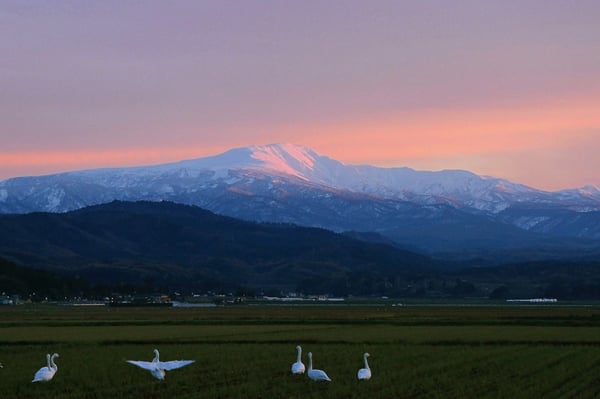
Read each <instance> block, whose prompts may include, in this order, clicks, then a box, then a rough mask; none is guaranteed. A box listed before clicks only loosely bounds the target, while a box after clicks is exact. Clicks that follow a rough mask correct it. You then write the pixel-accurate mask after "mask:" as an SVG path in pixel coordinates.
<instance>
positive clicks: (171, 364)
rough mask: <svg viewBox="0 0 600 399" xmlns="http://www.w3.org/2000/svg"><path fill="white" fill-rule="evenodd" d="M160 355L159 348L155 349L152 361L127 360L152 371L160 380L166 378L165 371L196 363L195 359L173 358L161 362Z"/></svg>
mask: <svg viewBox="0 0 600 399" xmlns="http://www.w3.org/2000/svg"><path fill="white" fill-rule="evenodd" d="M159 356H160V354H159V353H158V349H154V359H152V361H151V362H144V361H138V360H126V362H127V363H131V364H133V365H134V366H138V367H141V368H143V369H144V370H148V371H150V374H152V376H153V377H154V378H157V379H159V380H164V379H165V374H166V373H165V371H169V370H175V369H178V368H180V367H183V366H187V365H188V364H191V363H194V360H171V361H168V362H161V361H160V358H159Z"/></svg>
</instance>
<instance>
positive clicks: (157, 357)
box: [152, 350, 160, 363]
mask: <svg viewBox="0 0 600 399" xmlns="http://www.w3.org/2000/svg"><path fill="white" fill-rule="evenodd" d="M159 356H160V355H159V353H158V351H156V350H155V351H154V359H152V363H158V362H159V361H160V360H159Z"/></svg>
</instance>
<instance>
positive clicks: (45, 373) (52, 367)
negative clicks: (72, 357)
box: [31, 353, 60, 382]
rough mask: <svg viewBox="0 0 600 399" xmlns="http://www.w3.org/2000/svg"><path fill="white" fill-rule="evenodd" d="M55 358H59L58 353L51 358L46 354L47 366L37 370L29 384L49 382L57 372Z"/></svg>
mask: <svg viewBox="0 0 600 399" xmlns="http://www.w3.org/2000/svg"><path fill="white" fill-rule="evenodd" d="M56 357H60V356H58V353H54V354H52V356H50V354H49V353H48V354H47V355H46V364H47V366H45V367H42V368H41V369H39V370H38V371H37V372H36V373H35V375H34V376H33V380H31V382H38V381H50V380H51V379H52V377H54V374H56V371H57V370H58V366H57V365H56V363H54V358H56Z"/></svg>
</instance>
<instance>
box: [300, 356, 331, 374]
mask: <svg viewBox="0 0 600 399" xmlns="http://www.w3.org/2000/svg"><path fill="white" fill-rule="evenodd" d="M306 374H307V375H308V378H310V379H311V380H313V381H331V378H329V377H328V376H327V373H325V372H324V371H323V370H317V369H314V370H313V368H312V352H308V372H307V373H306Z"/></svg>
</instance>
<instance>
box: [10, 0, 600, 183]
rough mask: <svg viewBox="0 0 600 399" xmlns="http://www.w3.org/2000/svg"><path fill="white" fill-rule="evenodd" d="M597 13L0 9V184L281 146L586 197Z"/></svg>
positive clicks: (449, 5)
mask: <svg viewBox="0 0 600 399" xmlns="http://www.w3.org/2000/svg"><path fill="white" fill-rule="evenodd" d="M599 21H600V1H597V0H571V1H559V0H539V1H530V0H514V1H511V0H487V1H486V0H465V1H452V0H439V1H428V0H414V1H402V0H390V1H371V0H369V1H364V0H344V1H336V0H322V1H311V0H302V1H286V0H273V1H267V0H265V1H256V0H243V1H224V0H215V1H202V0H189V1H187V0H186V1H177V0H170V1H158V0H157V1H151V0H144V1H134V0H130V1H128V0H102V1H78V0H72V1H63V0H54V1H48V2H43V1H28V0H3V1H1V2H0V54H1V56H0V180H2V179H6V178H9V177H14V176H23V175H39V174H48V173H56V172H62V171H67V170H76V169H84V168H96V167H108V166H129V165H145V164H155V163H162V162H170V161H176V160H180V159H189V158H195V157H203V156H207V155H215V154H217V153H220V152H223V151H225V150H227V149H230V148H233V147H240V146H248V145H253V144H268V143H282V142H290V143H295V144H301V145H305V146H308V147H310V148H312V149H314V150H315V151H317V152H318V153H320V154H323V155H327V156H329V157H332V158H335V159H337V160H340V161H342V162H344V163H347V164H371V165H377V166H385V167H392V166H409V167H412V168H415V169H427V170H439V169H467V170H471V171H473V172H475V173H478V174H482V175H493V176H496V177H502V178H507V179H509V180H512V181H515V182H519V183H524V184H527V185H530V186H533V187H536V188H540V189H545V190H557V189H561V188H573V187H580V186H583V185H585V184H593V185H596V186H600V39H599V38H600V22H599Z"/></svg>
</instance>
